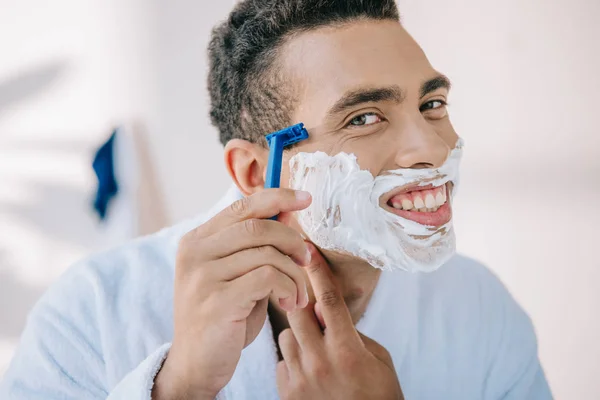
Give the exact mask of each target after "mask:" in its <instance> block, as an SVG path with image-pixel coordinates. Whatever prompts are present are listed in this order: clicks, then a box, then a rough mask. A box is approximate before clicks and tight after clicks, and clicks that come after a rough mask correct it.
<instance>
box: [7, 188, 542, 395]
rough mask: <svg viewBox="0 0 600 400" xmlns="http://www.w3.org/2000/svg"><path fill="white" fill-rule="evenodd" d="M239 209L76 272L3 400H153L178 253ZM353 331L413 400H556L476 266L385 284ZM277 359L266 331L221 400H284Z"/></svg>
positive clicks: (42, 309) (21, 357) (524, 332)
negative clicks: (199, 229)
mask: <svg viewBox="0 0 600 400" xmlns="http://www.w3.org/2000/svg"><path fill="white" fill-rule="evenodd" d="M238 197H239V193H238V192H237V191H235V190H230V191H229V193H228V194H227V195H226V196H225V197H224V198H223V199H222V200H221V201H220V202H219V203H218V204H217V205H216V206H215V207H213V209H212V210H210V211H209V212H207V213H206V214H205V215H204V216H202V217H200V218H198V219H195V220H193V221H188V222H186V223H183V224H181V225H178V226H175V227H173V228H170V229H166V230H163V231H161V232H159V233H157V234H154V235H152V236H148V237H144V238H141V239H138V240H135V241H133V242H131V243H129V244H127V245H125V246H122V247H120V248H117V249H115V250H112V251H109V252H106V253H104V254H99V255H95V256H93V257H90V258H89V259H86V260H83V261H82V262H80V263H79V264H77V265H75V266H73V267H72V268H71V269H70V270H69V271H68V272H66V273H65V274H64V275H63V276H62V277H61V278H60V279H59V280H58V282H56V283H55V284H54V285H53V286H52V287H51V288H50V289H49V290H48V291H47V292H46V294H45V295H44V296H43V297H42V299H41V300H40V301H39V302H38V304H37V305H36V306H35V308H34V309H33V311H32V312H31V314H30V315H29V319H28V323H27V327H26V329H25V331H24V333H23V335H22V338H21V343H20V346H19V348H18V350H17V353H16V355H15V357H14V359H13V361H12V363H11V365H10V367H9V369H8V371H7V373H6V375H5V376H4V380H3V381H2V383H1V384H0V399H2V400H10V399H15V400H17V399H18V400H21V399H22V400H37V399H39V400H42V399H43V400H58V399H77V400H84V399H106V398H108V399H111V400H142V399H144V400H149V399H150V393H151V390H152V385H153V379H154V376H155V375H156V373H157V371H158V370H159V368H160V366H161V363H162V361H163V360H164V358H165V357H166V355H167V354H168V351H169V346H170V342H171V340H172V336H173V326H172V323H173V301H172V299H173V272H174V264H175V253H176V251H177V244H178V241H179V239H180V238H181V236H182V235H183V234H184V233H186V232H187V231H189V230H191V229H193V228H194V227H195V226H198V225H200V224H202V222H203V221H205V220H206V219H208V218H210V217H211V216H212V215H214V214H215V213H216V212H218V211H219V210H221V209H223V208H224V207H225V206H227V205H228V204H230V203H231V202H233V201H234V200H235V199H236V198H238ZM32 251H35V250H32ZM357 329H358V330H359V331H361V332H362V333H364V334H365V335H367V336H369V337H371V338H373V339H374V340H376V341H378V342H379V343H380V344H382V345H383V346H384V347H385V348H386V349H387V350H388V351H389V352H390V354H391V355H392V358H393V361H394V365H395V367H396V371H397V373H398V379H399V381H400V384H401V386H402V389H403V391H404V394H405V397H406V399H407V400H417V399H432V400H452V399H456V400H469V399H473V400H475V399H477V400H480V399H486V400H487V399H489V400H492V399H493V400H499V399H511V400H512V399H530V400H531V399H534V400H535V399H551V398H552V396H551V394H550V390H549V388H548V385H547V383H546V379H545V377H544V373H543V371H542V368H541V366H540V363H539V361H538V354H537V343H536V338H535V333H534V330H533V327H532V324H531V321H530V319H529V318H528V316H527V315H526V314H525V313H524V312H523V310H522V309H521V308H520V307H519V305H518V304H517V303H516V302H515V301H514V300H513V299H512V297H511V296H510V294H509V293H508V292H507V290H506V289H505V288H504V286H503V285H502V284H501V283H500V281H499V280H498V279H497V278H496V277H495V276H494V275H493V274H492V273H491V272H490V271H488V270H487V269H486V268H485V267H483V266H482V265H480V264H478V263H477V262H475V261H473V260H470V259H468V258H464V257H461V256H456V257H454V258H453V259H452V260H450V261H449V262H448V263H447V264H446V265H444V266H443V267H442V268H441V269H439V270H438V271H436V272H434V273H430V274H422V273H418V274H409V273H406V272H403V271H397V272H383V274H382V275H381V278H380V279H379V283H378V285H377V288H376V289H375V292H374V294H373V297H372V299H371V301H370V303H369V306H368V308H367V311H366V313H365V315H364V316H363V318H362V319H361V320H360V321H359V322H358V324H357ZM276 354H277V353H276V347H275V343H274V341H273V336H272V334H271V326H270V324H269V321H268V319H267V321H266V322H265V325H264V327H263V329H262V331H261V332H260V334H259V335H258V337H257V338H256V340H255V341H254V342H253V343H252V344H250V345H249V346H248V347H247V348H246V349H245V350H244V351H243V353H242V357H241V359H240V362H239V364H238V366H237V369H236V371H235V374H234V376H233V378H232V379H231V381H230V382H229V384H228V385H227V386H226V387H225V388H224V389H223V390H222V391H221V393H219V397H218V398H219V399H226V400H244V399H248V400H250V399H256V400H259V399H260V400H270V399H278V398H279V397H278V393H277V387H276V384H275V366H276V363H277V355H276ZM309 400H312V399H309Z"/></svg>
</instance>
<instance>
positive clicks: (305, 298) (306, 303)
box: [302, 284, 308, 308]
mask: <svg viewBox="0 0 600 400" xmlns="http://www.w3.org/2000/svg"><path fill="white" fill-rule="evenodd" d="M307 305H308V287H307V286H306V284H304V305H303V306H302V308H304V307H306V306H307Z"/></svg>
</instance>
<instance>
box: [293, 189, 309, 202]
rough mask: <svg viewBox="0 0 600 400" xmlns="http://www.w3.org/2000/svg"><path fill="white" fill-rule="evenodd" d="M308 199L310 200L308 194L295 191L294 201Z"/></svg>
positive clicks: (302, 191)
mask: <svg viewBox="0 0 600 400" xmlns="http://www.w3.org/2000/svg"><path fill="white" fill-rule="evenodd" d="M308 199H310V193H308V192H305V191H304V190H296V200H298V201H306V200H308Z"/></svg>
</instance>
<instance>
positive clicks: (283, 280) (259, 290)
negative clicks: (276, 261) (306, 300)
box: [220, 265, 297, 321]
mask: <svg viewBox="0 0 600 400" xmlns="http://www.w3.org/2000/svg"><path fill="white" fill-rule="evenodd" d="M296 292H297V291H296V284H295V283H294V281H292V280H291V279H290V278H289V277H288V276H287V275H285V274H283V273H281V272H279V270H277V268H275V267H273V266H270V265H264V266H262V267H259V268H257V269H255V270H252V271H250V272H249V273H247V274H246V275H243V276H241V277H239V278H237V279H235V280H233V281H231V282H228V283H227V284H226V285H225V289H224V298H223V299H221V300H220V302H221V304H222V305H223V307H234V308H235V312H234V314H233V316H234V321H241V320H244V319H246V318H247V317H248V315H250V313H251V312H252V309H253V308H254V306H256V303H257V302H258V301H260V300H262V299H265V298H267V297H268V296H269V295H270V294H271V293H272V294H273V295H274V296H275V297H276V298H278V299H285V300H287V301H284V302H281V306H282V307H283V308H284V309H286V310H289V311H291V310H293V309H294V308H295V304H296Z"/></svg>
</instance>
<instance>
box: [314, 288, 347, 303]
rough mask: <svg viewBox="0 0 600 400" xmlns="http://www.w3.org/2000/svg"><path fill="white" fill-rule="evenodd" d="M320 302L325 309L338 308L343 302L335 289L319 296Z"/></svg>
mask: <svg viewBox="0 0 600 400" xmlns="http://www.w3.org/2000/svg"><path fill="white" fill-rule="evenodd" d="M318 301H319V302H320V303H321V304H322V305H323V307H337V306H339V304H340V301H342V300H341V298H340V296H339V295H338V293H337V291H336V290H335V289H328V290H325V291H324V292H323V293H321V294H320V295H319V298H318Z"/></svg>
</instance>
